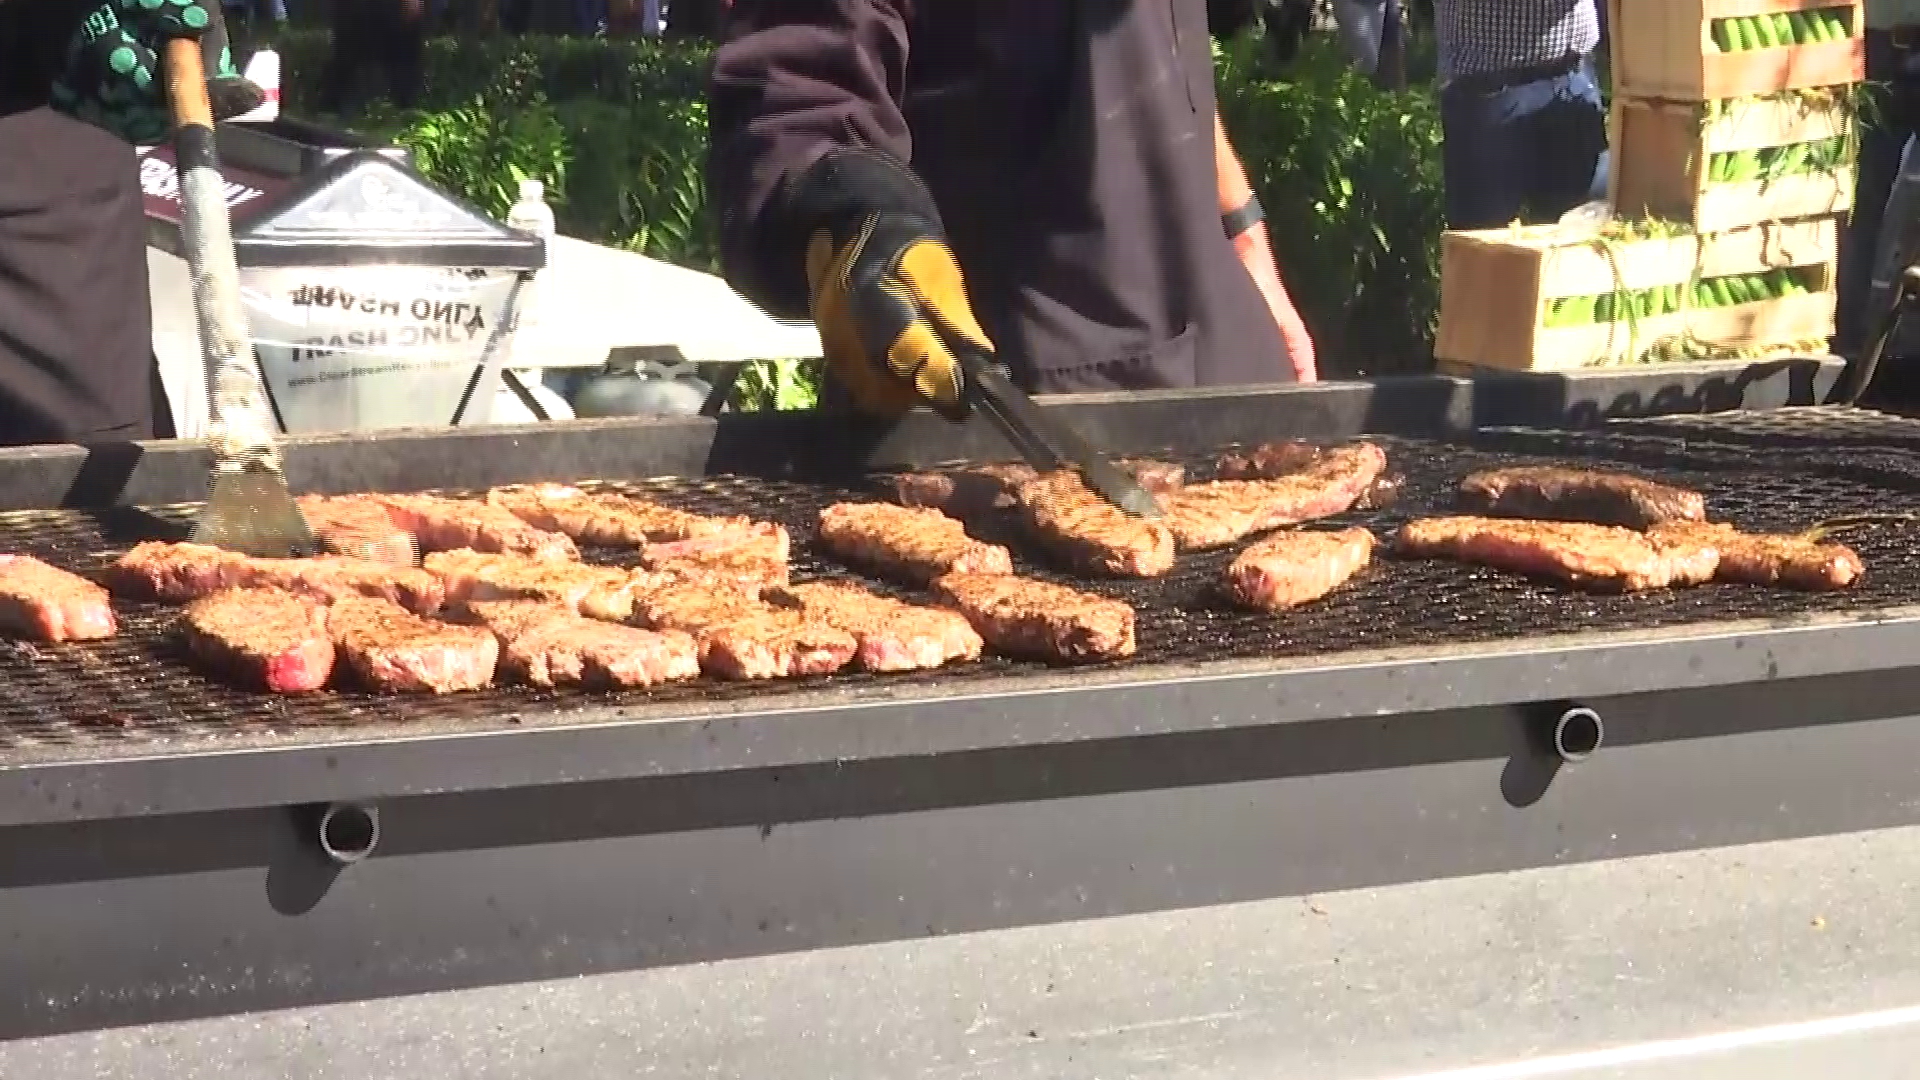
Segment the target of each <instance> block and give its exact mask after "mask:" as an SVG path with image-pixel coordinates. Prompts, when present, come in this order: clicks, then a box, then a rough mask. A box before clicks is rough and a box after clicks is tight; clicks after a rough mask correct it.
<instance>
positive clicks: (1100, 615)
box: [933, 573, 1137, 664]
mask: <svg viewBox="0 0 1920 1080" xmlns="http://www.w3.org/2000/svg"><path fill="white" fill-rule="evenodd" d="M933 588H934V592H935V593H936V594H937V595H938V596H939V597H940V599H941V602H943V603H945V604H949V605H951V606H952V607H953V608H954V609H955V610H957V611H959V612H960V614H962V615H965V616H966V617H967V621H968V622H970V623H972V624H973V628H974V629H975V630H977V631H979V633H980V636H981V637H982V638H984V639H986V642H987V644H988V645H991V646H993V648H994V649H995V650H996V651H999V652H1002V653H1005V654H1007V655H1009V656H1018V657H1026V658H1029V659H1035V660H1045V661H1048V662H1051V663H1063V664H1076V663H1087V662H1091V661H1099V660H1115V659H1119V658H1120V657H1124V656H1132V655H1133V653H1134V650H1135V649H1136V648H1137V645H1136V642H1135V640H1134V629H1133V608H1132V607H1130V606H1128V605H1127V604H1125V603H1123V602H1122V601H1119V600H1109V599H1108V598H1106V597H1104V596H1096V595H1094V594H1093V593H1086V592H1081V591H1080V590H1078V589H1070V588H1067V587H1066V586H1065V585H1055V584H1053V583H1052V582H1047V581H1035V580H1033V579H1032V578H1023V577H1018V576H1015V575H1013V574H976V573H954V574H948V575H946V576H945V577H942V578H940V579H939V580H937V581H935V582H934V583H933Z"/></svg>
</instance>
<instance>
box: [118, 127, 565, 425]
mask: <svg viewBox="0 0 1920 1080" xmlns="http://www.w3.org/2000/svg"><path fill="white" fill-rule="evenodd" d="M219 139H220V143H219V145H220V152H221V161H222V171H223V173H224V175H225V176H226V178H227V180H228V189H227V198H228V204H229V206H230V208H231V211H232V214H233V234H234V248H235V251H236V254H237V255H238V258H239V263H240V279H241V280H240V286H241V294H242V300H243V302H244V304H245V307H246V311H247V318H248V324H249V327H250V330H251V332H252V336H253V339H254V347H255V351H256V353H257V355H258V356H259V358H260V369H261V374H262V376H263V377H264V381H265V383H266V388H267V394H268V397H269V399H270V401H271V402H272V405H273V410H274V416H275V419H276V420H277V421H278V423H279V426H280V429H281V430H282V431H283V432H287V433H308V432H358V431H374V430H383V429H391V428H406V427H444V426H451V425H459V424H463V423H482V422H485V421H487V420H488V419H489V417H490V414H491V411H492V404H493V400H494V394H495V390H496V388H497V387H498V386H499V383H500V372H501V370H502V368H503V367H504V366H505V365H506V364H507V362H508V360H509V359H510V357H511V354H512V347H513V345H512V342H513V328H514V325H515V321H516V318H517V314H518V311H519V307H520V302H521V299H522V297H523V296H524V295H525V294H526V293H527V291H528V286H529V282H530V281H531V278H532V275H533V272H534V271H536V270H538V269H540V268H541V267H542V266H543V265H544V264H545V259H546V248H545V243H544V242H543V241H542V240H541V239H540V238H538V237H535V236H531V235H528V234H526V233H522V232H518V231H516V230H514V229H510V228H508V227H507V226H505V225H503V224H501V223H500V222H497V221H494V220H492V219H491V218H489V217H487V216H486V215H485V214H483V213H481V212H480V211H478V210H476V209H474V208H472V207H470V206H467V205H466V204H465V203H463V202H461V201H460V200H458V199H456V198H454V197H452V196H450V195H448V194H446V193H445V192H443V191H440V190H439V189H437V188H436V187H434V185H433V184H432V183H431V182H429V181H428V180H427V179H426V178H425V177H422V176H421V175H420V174H419V173H417V172H415V171H414V170H413V168H412V167H411V166H410V165H409V163H408V159H407V156H406V155H405V153H404V152H402V151H399V150H396V149H392V148H382V147H371V146H367V145H364V144H361V143H357V142H356V141H355V140H353V139H352V138H351V137H350V136H343V135H338V134H337V133H331V132H325V131H324V130H322V129H318V128H313V127H311V126H308V125H302V124H298V123H296V122H290V121H284V120H283V121H277V122H276V123H274V124H272V125H268V126H267V127H266V129H265V130H258V129H253V128H239V127H237V126H236V125H221V128H220V131H219ZM141 181H142V186H143V188H144V190H145V194H146V202H147V216H148V220H149V222H150V224H151V225H152V229H151V231H150V235H149V240H150V243H151V244H152V246H153V247H154V248H155V249H156V251H157V253H158V255H157V257H156V258H150V259H149V265H150V266H152V265H156V263H158V264H159V265H160V266H161V267H162V270H161V271H160V272H161V273H162V274H166V275H171V274H173V273H175V272H174V271H173V270H172V269H171V268H170V267H169V266H167V263H166V260H167V259H168V258H170V257H177V256H179V255H180V254H181V252H180V239H179V219H180V203H179V193H178V178H177V175H176V173H175V171H174V168H173V162H172V155H171V153H170V150H169V148H167V147H155V148H152V149H150V150H147V151H145V152H144V155H143V161H142V163H141ZM169 285H171V286H172V287H171V288H169V287H168V286H169ZM154 297H155V300H154V303H155V313H154V314H155V325H156V333H155V347H156V353H157V355H158V359H159V360H160V363H161V374H162V378H163V380H164V381H165V382H166V384H167V391H168V394H169V397H170V398H172V399H173V401H174V413H175V428H176V430H177V431H178V432H179V434H180V435H181V436H183V437H190V436H193V435H197V434H200V433H202V432H203V431H204V429H205V414H206V404H205V386H204V377H203V375H202V374H201V368H200V357H199V350H198V343H197V339H193V347H192V351H191V354H190V355H189V356H184V357H183V356H182V355H181V353H182V352H183V350H182V349H181V347H180V342H179V340H178V339H179V338H180V337H181V336H182V335H180V334H179V333H178V332H177V330H178V328H179V326H180V325H181V323H182V321H183V320H182V316H183V314H184V321H185V323H186V325H188V326H191V320H192V312H191V300H190V293H189V294H186V295H185V296H182V295H181V290H180V289H179V288H178V283H177V282H173V281H171V280H170V281H169V282H162V281H156V282H155V287H154ZM183 302H184V304H185V307H184V310H183V308H182V304H183ZM163 309H164V310H163ZM185 336H186V337H188V338H189V339H192V335H191V334H190V333H189V334H187V335H185ZM182 398H185V399H187V400H182Z"/></svg>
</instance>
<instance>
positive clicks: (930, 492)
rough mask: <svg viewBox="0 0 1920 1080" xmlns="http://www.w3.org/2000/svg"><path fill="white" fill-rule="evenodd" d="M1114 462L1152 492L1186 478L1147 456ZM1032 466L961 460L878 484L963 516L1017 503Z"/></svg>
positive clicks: (1033, 476)
mask: <svg viewBox="0 0 1920 1080" xmlns="http://www.w3.org/2000/svg"><path fill="white" fill-rule="evenodd" d="M1114 464H1115V465H1117V466H1119V467H1120V468H1122V469H1125V470H1127V471H1128V472H1130V473H1132V474H1133V477H1134V479H1135V480H1136V481H1138V482H1139V484H1140V486H1141V487H1143V488H1146V489H1147V490H1148V491H1151V492H1153V493H1154V494H1156V495H1164V494H1166V493H1168V492H1172V491H1178V490H1180V488H1181V486H1182V485H1184V484H1185V483H1186V481H1187V469H1186V466H1184V465H1180V464H1177V463H1173V462H1166V461H1152V460H1148V459H1146V458H1124V459H1122V460H1120V461H1116V462H1114ZM1039 477H1040V473H1039V472H1038V471H1037V470H1035V469H1034V467H1033V466H1031V465H1023V464H1001V465H962V466H958V467H955V468H951V469H939V470H935V471H931V472H914V473H895V474H893V475H890V476H884V477H881V485H882V487H883V488H884V489H885V490H886V491H887V493H888V494H889V495H890V496H891V497H892V498H893V500H894V501H895V502H898V503H900V504H901V505H903V506H930V507H932V508H934V509H935V510H941V511H945V512H946V513H949V514H958V515H961V516H965V515H967V514H978V513H982V512H984V511H988V510H1004V509H1007V508H1009V507H1013V506H1017V505H1019V502H1020V499H1019V490H1020V485H1022V484H1025V483H1029V482H1031V481H1033V480H1037V479H1039Z"/></svg>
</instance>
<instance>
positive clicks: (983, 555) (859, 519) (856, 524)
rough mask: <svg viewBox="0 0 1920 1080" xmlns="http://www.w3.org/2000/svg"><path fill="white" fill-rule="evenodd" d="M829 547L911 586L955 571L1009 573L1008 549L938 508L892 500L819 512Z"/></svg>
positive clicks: (823, 538)
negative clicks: (972, 532) (982, 538)
mask: <svg viewBox="0 0 1920 1080" xmlns="http://www.w3.org/2000/svg"><path fill="white" fill-rule="evenodd" d="M820 540H821V542H822V543H824V544H825V545H826V547H827V550H829V551H831V552H833V553H834V554H835V555H838V556H839V557H840V558H842V559H846V560H848V561H850V562H857V563H862V564H864V565H866V566H868V567H871V568H872V569H874V570H876V571H878V572H879V573H880V574H881V575H883V576H885V577H888V578H891V579H893V580H895V581H899V582H902V583H904V584H908V585H924V584H926V583H927V582H929V581H932V580H933V579H934V578H937V577H939V576H940V575H941V574H945V573H950V572H952V571H956V570H967V571H973V572H976V573H987V574H994V573H1001V574H1004V573H1009V572H1011V571H1012V570H1013V556H1012V555H1010V554H1008V552H1007V549H1006V548H1003V547H1000V546H998V545H995V544H985V543H982V542H980V541H978V540H975V539H974V538H973V537H971V536H968V535H967V530H966V528H965V527H964V526H962V525H961V524H960V523H959V522H958V521H955V520H954V519H952V518H950V517H948V516H947V515H945V514H943V513H941V512H940V511H938V510H929V509H926V508H925V507H912V506H894V505H892V504H890V503H835V504H834V505H832V506H829V507H827V508H826V509H824V510H822V511H820Z"/></svg>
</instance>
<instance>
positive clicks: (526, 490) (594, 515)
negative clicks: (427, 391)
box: [487, 484, 752, 547]
mask: <svg viewBox="0 0 1920 1080" xmlns="http://www.w3.org/2000/svg"><path fill="white" fill-rule="evenodd" d="M487 501H488V502H490V503H492V504H494V505H495V506H499V507H502V508H503V509H505V510H508V511H510V512H512V513H513V514H515V515H517V516H518V517H520V518H521V519H522V520H524V521H526V522H527V523H528V524H529V525H533V526H535V527H537V528H541V529H551V530H553V531H555V532H559V533H565V534H566V535H568V536H570V537H573V538H574V539H575V540H578V541H580V542H581V543H583V544H599V545H604V546H625V547H642V546H644V545H646V544H650V543H657V542H662V541H673V540H691V539H693V538H694V537H697V536H711V535H713V534H714V533H721V532H730V531H733V530H736V529H743V528H747V527H749V526H750V525H751V524H752V523H751V522H749V521H748V520H747V519H746V518H743V517H708V516H706V515H704V514H693V513H689V512H687V511H685V510H679V509H675V508H674V507H671V506H663V505H661V504H660V503H656V502H649V501H648V500H646V499H636V498H632V497H630V496H626V495H608V494H600V493H594V492H587V491H582V490H581V489H579V488H577V487H571V486H569V485H566V484H521V485H514V486H512V487H500V488H494V489H493V490H492V491H490V492H488V493H487Z"/></svg>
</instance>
